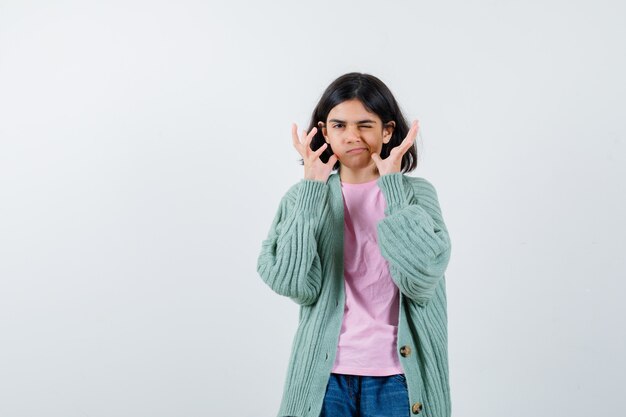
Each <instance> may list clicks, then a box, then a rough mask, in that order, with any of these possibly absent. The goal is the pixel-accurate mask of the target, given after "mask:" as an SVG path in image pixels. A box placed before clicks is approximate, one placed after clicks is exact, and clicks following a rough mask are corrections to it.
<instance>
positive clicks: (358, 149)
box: [346, 148, 365, 153]
mask: <svg viewBox="0 0 626 417" xmlns="http://www.w3.org/2000/svg"><path fill="white" fill-rule="evenodd" d="M363 151H365V148H356V149H350V150H349V151H348V152H346V153H361V152H363Z"/></svg>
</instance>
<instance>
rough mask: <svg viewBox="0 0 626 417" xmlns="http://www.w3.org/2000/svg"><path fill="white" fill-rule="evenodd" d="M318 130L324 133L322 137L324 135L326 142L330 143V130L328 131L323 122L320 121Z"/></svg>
mask: <svg viewBox="0 0 626 417" xmlns="http://www.w3.org/2000/svg"><path fill="white" fill-rule="evenodd" d="M317 128H318V130H321V131H322V135H324V138H325V139H326V142H328V129H326V124H325V123H324V122H322V121H319V122H317Z"/></svg>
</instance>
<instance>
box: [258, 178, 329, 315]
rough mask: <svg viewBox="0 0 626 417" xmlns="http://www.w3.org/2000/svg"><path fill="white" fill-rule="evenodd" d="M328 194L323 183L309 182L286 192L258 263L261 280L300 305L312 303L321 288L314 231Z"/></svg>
mask: <svg viewBox="0 0 626 417" xmlns="http://www.w3.org/2000/svg"><path fill="white" fill-rule="evenodd" d="M327 193H328V185H327V184H326V183H325V182H322V181H317V180H308V179H303V180H301V183H300V184H297V186H296V187H295V188H292V189H291V190H290V191H289V192H287V194H286V195H285V196H284V197H283V199H282V200H281V202H280V206H279V207H278V211H277V213H276V216H275V217H274V221H273V222H272V225H271V227H270V231H269V234H268V236H267V239H265V240H264V241H263V243H262V247H261V254H260V255H259V258H258V262H257V272H258V273H259V275H260V276H261V278H262V279H263V281H264V282H265V283H266V284H267V285H269V287H270V288H271V289H272V290H273V291H274V292H276V293H278V294H280V295H284V296H287V297H289V298H291V299H292V300H293V301H295V302H296V303H298V304H300V305H310V304H313V303H315V301H317V298H318V296H319V292H320V289H321V286H322V265H321V263H320V258H319V255H318V253H317V242H316V240H315V230H316V227H317V224H318V223H319V218H320V212H321V210H322V207H323V203H324V201H325V200H326V196H327Z"/></svg>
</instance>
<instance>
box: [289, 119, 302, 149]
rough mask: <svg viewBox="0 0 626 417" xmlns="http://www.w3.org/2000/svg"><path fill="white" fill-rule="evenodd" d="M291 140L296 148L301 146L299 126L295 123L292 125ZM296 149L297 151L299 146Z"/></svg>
mask: <svg viewBox="0 0 626 417" xmlns="http://www.w3.org/2000/svg"><path fill="white" fill-rule="evenodd" d="M291 140H292V142H293V145H294V146H296V145H299V144H300V139H299V138H298V125H296V124H295V123H292V124H291ZM296 149H297V146H296Z"/></svg>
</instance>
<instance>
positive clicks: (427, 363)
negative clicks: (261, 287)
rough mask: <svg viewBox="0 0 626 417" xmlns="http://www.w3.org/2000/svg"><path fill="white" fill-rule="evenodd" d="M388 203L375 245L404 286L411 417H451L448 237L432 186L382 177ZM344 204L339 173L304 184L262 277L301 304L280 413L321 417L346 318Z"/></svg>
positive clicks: (283, 207)
mask: <svg viewBox="0 0 626 417" xmlns="http://www.w3.org/2000/svg"><path fill="white" fill-rule="evenodd" d="M377 185H378V186H379V187H380V189H381V191H382V193H383V195H384V197H385V200H386V202H387V207H386V209H385V217H384V218H383V219H382V220H380V221H379V222H378V223H377V226H376V227H377V233H378V245H379V247H380V251H381V254H382V255H383V257H384V258H385V259H386V260H387V261H388V264H389V270H390V274H391V278H392V279H393V281H394V283H395V284H396V285H397V286H398V288H399V290H400V291H399V293H400V309H399V311H398V333H397V348H398V349H397V353H398V358H399V360H400V364H401V365H402V368H403V369H404V374H405V377H406V382H407V388H408V394H409V403H408V404H407V407H409V410H410V411H408V412H409V413H412V414H419V415H421V416H426V417H449V416H450V414H451V402H450V389H449V380H448V330H447V325H448V323H447V303H446V287H445V275H444V272H445V270H446V267H447V265H448V262H449V259H450V248H451V246H450V237H449V236H448V231H447V228H446V225H445V224H444V221H443V217H442V214H441V209H440V208H439V202H438V199H437V193H436V191H435V188H434V187H433V186H432V185H431V184H430V182H428V181H427V180H426V179H424V178H419V177H410V176H406V175H404V174H403V173H401V172H398V173H392V174H385V175H382V176H380V177H379V178H378V180H377ZM343 215H344V204H343V195H342V192H341V182H340V178H339V174H337V173H333V174H331V175H330V176H329V178H328V180H327V181H326V182H323V181H317V180H308V179H302V180H300V181H299V182H298V183H296V184H294V185H293V186H292V187H291V188H289V190H288V191H287V192H286V194H285V195H284V196H283V198H282V199H281V201H280V204H279V207H278V211H277V213H276V215H275V218H274V220H273V222H272V224H271V227H270V231H269V234H268V236H267V239H265V240H264V241H263V242H262V245H261V253H260V255H259V257H258V262H257V271H258V273H259V275H260V276H261V278H262V279H263V281H264V282H265V283H266V284H267V285H268V286H269V287H270V288H271V289H272V290H273V291H274V292H276V293H277V294H280V295H283V296H286V297H289V298H291V299H292V300H293V301H294V302H296V303H297V304H299V305H300V314H299V324H298V328H297V331H296V334H295V336H294V339H293V343H292V346H291V355H290V358H289V364H288V370H287V375H286V379H285V383H284V387H283V395H282V401H281V404H280V408H279V411H278V414H277V415H278V417H281V416H295V417H318V416H319V414H320V413H321V409H322V404H323V401H324V396H325V393H326V386H327V384H328V380H329V377H330V373H331V368H332V366H333V364H334V361H335V354H336V350H337V344H338V341H339V332H340V330H341V324H342V320H343V311H344V302H345V289H344V276H343V248H344V246H343V231H344V218H343Z"/></svg>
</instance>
